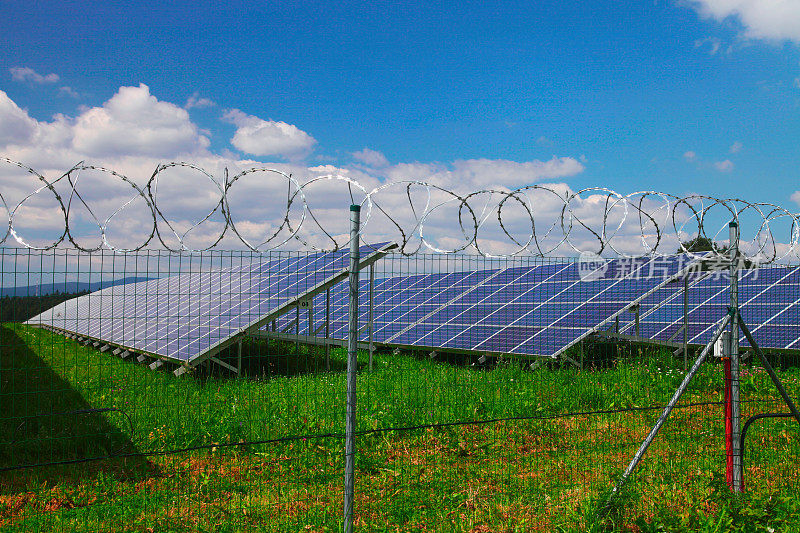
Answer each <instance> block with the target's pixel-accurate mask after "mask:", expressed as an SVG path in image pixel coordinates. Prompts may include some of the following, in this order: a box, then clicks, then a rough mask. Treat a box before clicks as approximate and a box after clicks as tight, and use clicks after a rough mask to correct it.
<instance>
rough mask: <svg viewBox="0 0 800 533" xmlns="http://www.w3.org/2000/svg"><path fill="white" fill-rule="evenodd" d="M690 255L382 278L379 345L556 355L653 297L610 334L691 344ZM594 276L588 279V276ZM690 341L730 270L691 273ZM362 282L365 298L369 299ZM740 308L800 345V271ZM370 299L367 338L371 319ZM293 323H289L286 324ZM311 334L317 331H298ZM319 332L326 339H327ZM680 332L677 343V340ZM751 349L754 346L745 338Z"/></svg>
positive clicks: (786, 270)
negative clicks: (598, 267) (593, 266)
mask: <svg viewBox="0 0 800 533" xmlns="http://www.w3.org/2000/svg"><path fill="white" fill-rule="evenodd" d="M687 264H688V261H687V258H686V257H685V256H684V257H680V256H676V257H672V258H656V259H637V260H628V259H625V260H612V261H610V262H609V263H608V264H607V265H605V267H604V269H603V270H602V271H601V272H597V273H594V274H593V273H592V272H587V271H586V270H585V269H582V268H581V265H580V264H579V263H576V262H565V263H554V264H542V265H534V266H530V267H512V268H506V269H486V270H472V271H461V272H444V273H429V274H418V275H404V276H395V277H384V278H378V279H377V280H375V286H374V302H373V305H374V310H373V317H374V318H373V323H374V325H373V341H374V342H376V343H384V344H389V345H403V346H419V347H429V348H431V349H436V348H452V349H456V350H471V351H482V352H497V353H510V354H525V355H538V356H552V355H554V354H556V353H557V352H559V351H560V350H562V349H563V348H564V347H565V346H567V345H569V344H570V343H572V342H574V341H575V340H576V339H578V338H579V337H580V336H581V335H582V334H584V333H585V332H587V331H589V330H591V329H593V328H596V326H597V325H598V324H601V323H602V322H603V321H606V320H608V319H609V317H612V316H613V315H614V314H615V313H617V314H619V312H620V311H621V310H623V309H624V308H625V307H626V306H629V304H630V303H631V302H633V301H634V300H636V299H637V298H639V297H640V296H642V295H645V294H646V293H647V292H648V291H652V293H651V294H650V295H649V296H647V297H645V298H643V299H642V300H641V301H640V302H639V308H638V311H636V310H630V311H626V312H623V313H621V314H620V315H619V322H618V323H617V322H612V323H608V324H606V325H605V327H604V328H602V329H608V330H612V329H613V330H614V333H619V334H622V335H628V336H635V334H636V327H637V326H636V324H637V320H636V314H637V312H638V317H639V318H638V324H639V325H638V336H639V337H642V338H648V339H653V340H659V341H675V342H679V341H680V340H682V338H683V335H682V331H681V328H682V326H683V321H684V293H683V287H684V283H683V276H681V277H680V278H679V279H675V280H673V281H670V282H666V283H665V280H669V279H670V278H671V277H674V276H675V275H677V274H678V272H679V270H680V269H681V268H683V267H686V266H687ZM587 274H588V275H587ZM686 278H687V286H688V290H687V297H686V300H687V301H686V303H687V309H688V342H689V343H691V344H704V343H706V342H708V341H709V340H710V338H711V336H712V334H713V331H714V329H715V326H716V324H718V323H719V321H720V320H721V319H722V318H723V316H724V315H725V313H726V310H727V305H728V303H729V281H728V276H727V271H705V272H703V271H692V272H690V273H689V274H688V275H687V276H686ZM368 283H369V282H368V280H367V279H364V278H363V277H362V279H361V290H360V294H362V295H366V294H368V290H369V288H368ZM322 298H323V296H318V297H317V298H316V300H315V303H314V315H313V316H314V322H315V323H319V321H322V320H325V302H324V300H322ZM331 300H332V305H331V314H332V318H331V329H330V331H331V333H330V336H331V337H333V338H338V339H345V338H346V336H347V333H348V331H347V327H348V324H347V292H346V287H344V286H337V287H335V288H334V290H333V293H332V296H331ZM739 301H740V306H741V312H742V316H743V317H744V319H745V320H746V321H747V323H748V324H749V325H750V329H751V331H753V334H754V335H755V338H756V339H757V340H758V341H759V342H760V343H761V344H762V345H763V346H764V347H769V348H800V267H777V266H776V267H762V268H759V269H755V270H745V271H743V272H742V273H741V280H740V298H739ZM367 304H368V302H367V301H366V298H364V297H363V296H362V300H361V308H360V318H359V321H360V324H361V325H362V328H361V334H360V340H362V341H366V340H367V339H368V331H367V330H366V328H365V327H363V326H364V324H365V323H366V322H367V321H368V320H369V309H368V305H367ZM282 323H283V324H287V322H286V321H283V322H282ZM294 326H295V328H296V329H295V330H292V331H291V332H292V333H294V332H295V331H296V332H297V333H300V334H308V333H309V331H308V327H307V326H304V325H301V324H294ZM317 334H319V333H317ZM676 334H677V339H676V338H675V337H676ZM741 340H742V344H743V345H747V341H746V339H744V336H742V339H741Z"/></svg>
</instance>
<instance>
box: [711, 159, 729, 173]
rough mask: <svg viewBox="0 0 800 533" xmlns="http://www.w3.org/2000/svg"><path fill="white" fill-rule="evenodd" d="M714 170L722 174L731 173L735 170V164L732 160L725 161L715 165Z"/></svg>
mask: <svg viewBox="0 0 800 533" xmlns="http://www.w3.org/2000/svg"><path fill="white" fill-rule="evenodd" d="M714 168H716V169H717V170H719V171H720V172H730V171H731V170H733V162H732V161H731V160H730V159H726V160H724V161H716V162H715V163H714Z"/></svg>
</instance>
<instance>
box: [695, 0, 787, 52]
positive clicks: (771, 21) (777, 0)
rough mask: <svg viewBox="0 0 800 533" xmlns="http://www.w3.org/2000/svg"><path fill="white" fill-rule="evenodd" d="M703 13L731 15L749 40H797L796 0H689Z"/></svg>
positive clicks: (729, 16) (706, 14) (720, 16)
mask: <svg viewBox="0 0 800 533" xmlns="http://www.w3.org/2000/svg"><path fill="white" fill-rule="evenodd" d="M691 4H692V6H693V7H694V8H695V9H696V10H697V11H698V12H699V13H700V14H701V15H703V16H705V17H709V18H713V19H715V20H718V21H723V20H725V19H728V18H734V19H736V20H737V21H739V23H741V25H742V26H743V27H744V35H745V36H746V37H750V38H753V39H767V40H775V41H783V40H790V41H796V42H800V2H798V1H797V0H691Z"/></svg>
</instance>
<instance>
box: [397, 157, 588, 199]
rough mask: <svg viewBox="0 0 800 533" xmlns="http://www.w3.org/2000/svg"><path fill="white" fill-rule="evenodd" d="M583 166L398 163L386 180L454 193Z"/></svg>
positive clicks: (570, 172) (560, 160)
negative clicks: (425, 184) (417, 183)
mask: <svg viewBox="0 0 800 533" xmlns="http://www.w3.org/2000/svg"><path fill="white" fill-rule="evenodd" d="M584 168H585V167H584V166H583V165H582V164H581V163H580V162H579V161H578V160H577V159H575V158H572V157H553V158H552V159H550V160H548V161H540V160H538V159H535V160H533V161H526V162H522V163H519V162H516V161H508V160H505V159H467V160H457V161H454V162H453V163H452V164H451V165H441V164H437V163H401V164H398V165H394V166H393V167H391V168H389V169H388V171H387V175H388V177H389V179H390V180H421V181H427V182H430V183H432V184H436V185H440V186H443V187H450V188H453V189H458V190H462V191H463V190H465V189H484V188H510V189H513V188H517V187H522V186H525V185H530V184H533V183H536V182H539V181H542V180H549V179H557V178H565V177H569V176H574V175H576V174H579V173H581V172H583V170H584Z"/></svg>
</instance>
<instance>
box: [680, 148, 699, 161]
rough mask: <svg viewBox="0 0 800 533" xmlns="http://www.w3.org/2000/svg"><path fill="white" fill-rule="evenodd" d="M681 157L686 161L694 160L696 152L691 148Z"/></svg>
mask: <svg viewBox="0 0 800 533" xmlns="http://www.w3.org/2000/svg"><path fill="white" fill-rule="evenodd" d="M683 158H684V159H685V160H687V161H694V160H695V159H697V154H696V153H695V152H693V151H691V150H689V151H688V152H684V153H683Z"/></svg>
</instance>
